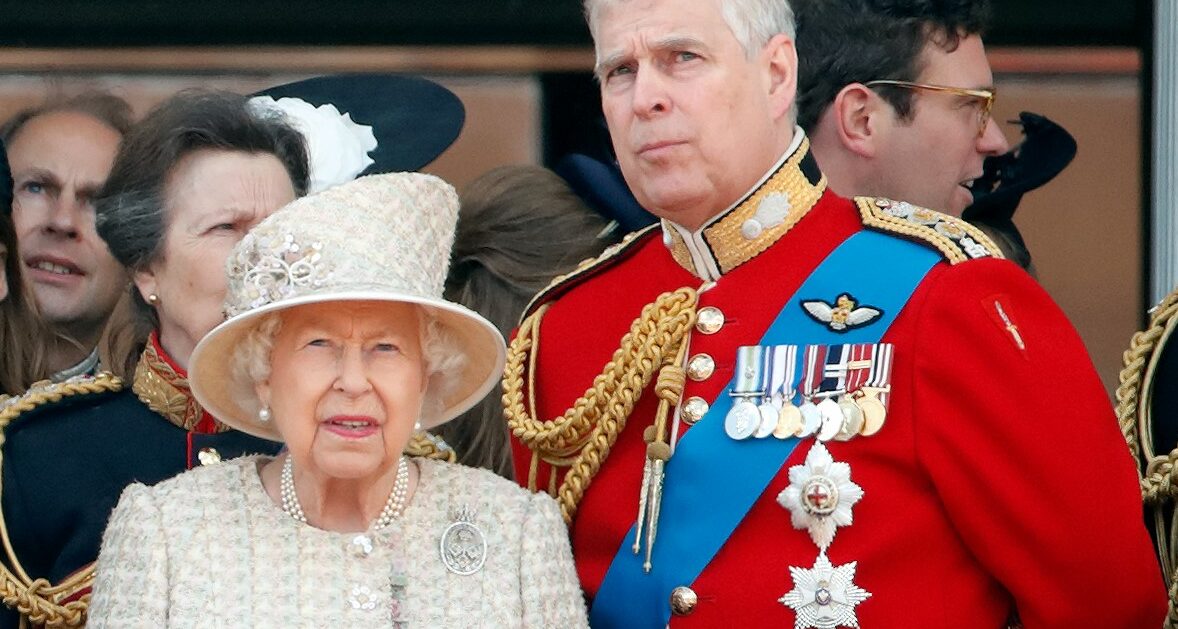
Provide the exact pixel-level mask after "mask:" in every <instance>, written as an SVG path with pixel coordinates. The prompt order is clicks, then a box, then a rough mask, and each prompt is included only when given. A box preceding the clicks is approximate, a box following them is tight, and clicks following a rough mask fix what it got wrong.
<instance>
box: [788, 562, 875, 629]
mask: <svg viewBox="0 0 1178 629" xmlns="http://www.w3.org/2000/svg"><path fill="white" fill-rule="evenodd" d="M858 563H859V562H857V561H852V562H851V563H848V564H843V565H841V566H834V565H833V564H831V563H830V559H828V558H827V557H826V552H820V553H819V554H818V559H817V560H816V561H815V562H814V567H813V568H794V567H793V566H790V568H789V572H790V575H792V576H793V580H794V589H792V590H790V591H789V592H787V593H786V594H785V596H782V597H781V598H779V599H777V601H778V602H779V603H781V604H783V605H785V606H786V607H789V608H791V609H793V610H794V613H795V614H796V615H797V618H796V620H795V621H794V629H808V628H810V627H813V628H814V629H834V628H835V627H858V626H859V619H858V617H856V616H855V606H856V605H858V604H859V603H862V602H863V601H865V600H867V598H868V597H870V596H871V592H868V591H867V590H864V589H863V588H861V587H859V586H857V585H855V583H854V580H855V568H856V567H857V565H858Z"/></svg>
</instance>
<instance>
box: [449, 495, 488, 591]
mask: <svg viewBox="0 0 1178 629" xmlns="http://www.w3.org/2000/svg"><path fill="white" fill-rule="evenodd" d="M474 520H475V516H474V512H473V511H471V509H470V507H468V506H466V505H463V507H462V509H460V510H459V511H458V514H457V515H456V516H455V517H454V522H451V523H450V526H447V527H446V530H445V531H444V532H442V541H441V542H440V543H439V544H438V548H439V551H440V552H441V554H442V564H443V565H445V566H446V569H447V570H449V571H450V572H453V573H454V574H458V575H463V576H467V575H471V574H474V573H476V572H478V571H479V570H481V569H482V567H483V563H485V562H486V560H487V536H486V535H484V534H483V530H482V529H481V528H479V527H478V525H477V524H475V523H474Z"/></svg>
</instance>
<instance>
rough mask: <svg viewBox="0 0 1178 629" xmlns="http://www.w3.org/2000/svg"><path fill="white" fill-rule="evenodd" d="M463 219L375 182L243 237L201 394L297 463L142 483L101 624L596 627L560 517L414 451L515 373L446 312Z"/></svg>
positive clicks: (460, 314)
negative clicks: (453, 251) (414, 438)
mask: <svg viewBox="0 0 1178 629" xmlns="http://www.w3.org/2000/svg"><path fill="white" fill-rule="evenodd" d="M457 211H458V201H457V196H456V194H455V193H454V190H453V188H451V187H450V186H449V185H448V184H446V183H444V182H442V181H441V180H440V179H437V178H435V177H432V176H429V175H421V174H407V173H399V174H393V175H374V176H370V177H363V178H361V179H358V180H356V181H354V182H352V183H349V184H345V185H343V186H339V187H336V188H332V189H329V190H328V191H326V192H323V193H320V194H318V195H314V196H310V197H306V198H304V199H300V200H298V201H295V202H294V203H292V204H290V205H288V206H287V207H286V208H284V209H282V210H280V211H279V212H277V213H275V214H274V215H273V216H271V217H270V218H268V219H267V220H265V221H263V222H262V223H260V224H259V225H258V226H257V227H256V228H255V229H254V230H252V231H251V232H250V233H249V234H248V235H247V236H246V237H245V238H244V239H243V240H242V241H241V243H240V244H239V245H238V246H237V247H236V248H235V249H234V252H233V254H232V255H231V256H230V259H229V263H228V273H229V297H228V298H227V300H226V311H227V314H229V315H230V318H229V320H228V321H226V322H225V323H223V324H222V325H220V326H218V327H217V328H216V329H214V330H213V331H212V332H211V333H209V335H208V336H206V337H205V338H204V339H203V340H202V341H201V342H200V344H199V345H198V346H197V348H196V350H195V352H194V353H193V356H192V367H191V381H192V389H193V393H194V394H195V395H196V397H197V399H198V400H199V401H200V402H201V404H203V405H204V407H205V408H206V409H208V410H209V411H210V412H212V413H213V414H215V415H216V416H217V417H219V418H221V419H222V421H224V422H225V423H226V424H229V425H230V426H233V427H234V428H237V429H239V430H242V431H245V432H248V433H251V434H254V435H258V436H261V437H266V438H269V439H275V440H280V441H283V442H284V443H285V444H286V447H287V450H286V451H285V452H284V453H283V454H280V455H278V456H277V457H274V458H270V457H246V458H242V459H238V460H236V461H232V462H227V463H224V464H222V465H219V466H213V467H209V468H202V469H199V470H193V471H192V472H188V473H186V474H183V475H181V476H179V477H177V478H175V479H172V480H169V481H166V482H163V483H160V484H158V485H156V486H154V487H145V486H143V485H138V484H136V485H132V486H130V487H128V488H127V490H126V491H125V492H124V493H123V496H122V499H121V500H120V502H119V506H118V508H117V509H116V510H115V512H114V514H113V516H112V517H111V521H110V525H109V527H108V529H107V532H106V535H105V536H104V539H103V544H102V551H101V553H100V555H99V566H98V577H97V581H96V582H95V586H94V598H93V600H92V604H91V613H90V620H89V626H90V627H162V626H168V627H190V626H202V627H205V626H237V627H247V626H272V627H310V626H314V627H321V626H338V627H361V626H362V627H402V626H414V627H426V626H445V627H466V626H495V627H501V626H503V627H579V626H586V618H585V608H584V602H583V600H582V597H581V592H580V588H579V586H578V584H577V579H576V574H575V571H574V568H573V563H572V554H571V551H570V550H569V544H568V538H567V533H566V531H565V526H564V523H563V521H562V520H561V517H560V513H559V510H558V508H557V507H556V504H555V502H554V501H552V500H551V499H550V498H549V497H548V496H546V495H543V494H538V495H533V494H528V493H526V492H524V491H522V490H520V489H519V488H518V487H517V486H515V485H514V484H513V483H511V482H510V481H506V480H504V479H502V478H499V477H497V476H495V475H494V474H492V473H490V472H487V471H484V470H476V469H473V468H465V467H461V466H457V465H451V464H447V463H442V462H437V461H431V460H425V459H413V460H409V459H407V458H406V457H404V456H403V455H402V450H403V449H404V447H405V445H406V443H407V442H408V441H409V438H410V436H411V434H412V433H413V431H414V428H415V426H419V427H421V428H429V427H432V426H436V425H438V424H441V423H443V422H445V421H447V420H449V419H451V418H453V417H455V416H456V415H458V414H459V413H461V412H462V411H463V410H465V409H467V408H468V407H470V406H471V405H473V404H474V403H475V402H477V401H478V400H479V399H480V398H482V397H483V396H484V395H485V394H486V392H487V391H488V390H490V388H491V387H492V385H493V384H494V382H495V381H496V380H497V379H498V377H499V374H500V371H501V370H502V366H503V357H504V345H503V339H502V337H501V336H500V334H499V333H498V331H496V329H495V328H494V326H492V325H491V324H490V323H488V322H487V321H486V320H484V319H483V318H482V317H480V316H478V315H477V314H475V313H473V312H471V311H469V310H467V309H465V308H463V307H462V306H459V305H456V304H453V303H450V302H447V301H444V300H443V299H442V298H441V295H442V285H443V282H444V279H445V277H446V269H447V266H448V259H449V252H450V246H451V243H452V242H453V237H454V225H455V221H456V218H457Z"/></svg>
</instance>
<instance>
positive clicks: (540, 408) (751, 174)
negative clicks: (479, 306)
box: [504, 0, 1165, 629]
mask: <svg viewBox="0 0 1178 629" xmlns="http://www.w3.org/2000/svg"><path fill="white" fill-rule="evenodd" d="M586 13H587V15H588V18H589V24H590V29H591V31H592V33H593V37H594V41H595V44H596V49H597V59H598V62H597V72H598V76H599V78H600V80H601V94H602V104H603V108H604V111H605V115H606V119H607V122H608V123H609V127H610V133H611V136H612V138H613V142H614V148H615V150H616V152H617V155H618V160H619V163H620V164H621V167H622V171H623V173H624V174H625V177H626V180H627V183H628V185H629V186H630V188H631V189H632V190H633V191H634V193H635V196H636V197H637V199H638V200H639V202H640V203H641V204H642V205H643V206H644V207H646V208H647V209H649V210H650V211H651V212H653V213H654V214H656V215H657V216H659V217H660V218H661V219H662V221H661V224H660V225H657V226H654V227H652V228H650V229H648V230H646V231H643V232H639V233H638V234H636V235H635V236H634V237H632V238H630V239H629V240H628V241H626V242H625V243H623V244H622V245H621V246H619V247H616V248H614V249H613V250H612V251H608V252H607V253H606V254H604V255H603V256H602V257H601V258H599V259H598V260H596V261H593V262H591V263H588V264H586V265H584V266H583V267H582V268H580V269H578V270H577V271H575V272H574V273H572V274H570V275H569V276H567V277H564V278H560V279H558V280H556V281H555V282H554V283H553V285H552V286H551V287H550V288H549V289H548V290H547V291H546V292H545V293H543V294H542V295H541V296H540V297H538V298H537V299H536V300H535V302H534V303H533V305H532V306H531V307H530V308H529V310H528V314H527V315H526V318H525V320H524V321H523V322H522V323H521V325H520V328H519V331H518V332H517V335H516V338H515V340H514V341H513V343H512V349H511V351H510V352H509V356H508V367H507V375H506V376H505V380H504V401H505V406H506V412H507V416H508V420H509V423H510V425H511V427H512V431H513V434H514V438H515V445H516V451H515V454H516V466H517V468H516V476H517V478H518V479H520V482H521V483H524V484H526V485H528V486H530V487H532V488H534V489H537V490H547V491H550V492H551V493H553V495H555V496H557V497H558V499H559V500H560V502H561V505H562V508H563V509H564V512H565V514H566V516H567V517H568V518H569V520H570V524H571V535H572V541H573V550H574V556H575V557H576V559H577V563H578V570H579V573H580V577H581V580H582V583H583V585H584V587H585V590H586V592H587V594H588V595H589V596H590V598H591V599H592V607H593V609H592V613H591V622H592V624H593V625H594V626H597V627H663V626H666V625H667V624H668V623H669V624H670V625H672V626H675V627H680V626H684V627H686V626H699V627H718V626H732V627H753V626H788V624H789V623H791V622H792V623H793V625H794V627H796V628H802V627H837V626H846V627H852V626H866V627H913V626H918V627H954V628H961V627H964V628H973V627H977V628H985V629H993V628H995V627H1002V626H1005V624H1006V623H1010V622H1012V621H1015V620H1017V621H1020V622H1021V623H1022V625H1023V626H1024V627H1026V628H1027V629H1032V628H1037V627H1081V626H1083V627H1149V626H1157V625H1158V624H1160V623H1161V620H1162V617H1163V616H1164V615H1165V592H1164V589H1163V587H1162V583H1161V578H1160V571H1159V570H1158V566H1157V563H1156V560H1155V559H1154V556H1153V552H1152V549H1151V547H1150V542H1149V538H1148V536H1147V535H1146V532H1145V530H1144V527H1143V526H1142V524H1141V503H1140V496H1139V494H1138V489H1137V481H1136V473H1135V471H1134V468H1133V463H1132V460H1131V458H1130V456H1129V453H1128V452H1127V448H1126V446H1125V443H1124V442H1123V441H1122V439H1121V436H1120V434H1119V431H1118V429H1117V424H1116V421H1115V418H1114V416H1113V413H1112V410H1111V408H1110V406H1109V403H1108V400H1107V397H1106V395H1105V393H1104V392H1103V390H1102V388H1101V384H1100V382H1099V380H1098V379H1097V376H1096V374H1095V372H1094V370H1093V369H1092V366H1091V364H1090V362H1089V360H1088V357H1087V354H1086V352H1085V350H1084V347H1083V345H1082V344H1081V342H1080V340H1079V338H1078V337H1077V336H1076V334H1075V332H1074V331H1073V330H1072V328H1071V326H1070V325H1068V323H1067V321H1066V320H1065V318H1064V316H1063V314H1062V313H1061V312H1060V311H1059V309H1058V308H1057V307H1056V306H1055V305H1054V304H1053V303H1052V301H1051V299H1050V298H1049V297H1048V296H1047V295H1046V294H1045V293H1044V292H1043V290H1042V289H1041V288H1039V287H1038V285H1036V284H1035V282H1034V281H1033V280H1031V279H1030V278H1029V277H1028V276H1027V275H1026V274H1025V273H1023V272H1022V271H1021V270H1019V269H1018V268H1017V267H1015V266H1014V265H1013V264H1011V263H1010V262H1008V261H1005V260H1002V259H1000V256H998V255H997V254H996V253H995V250H994V248H993V245H992V243H990V242H989V240H988V239H986V237H985V236H984V235H982V234H980V233H979V232H977V231H976V230H975V229H973V228H972V227H969V226H968V225H966V224H964V223H963V222H961V221H960V220H958V219H955V218H952V217H949V216H945V215H942V214H939V213H936V212H931V211H928V210H924V209H922V208H918V207H914V206H912V205H909V204H908V203H902V202H892V201H887V200H884V199H873V198H859V199H855V200H848V199H844V198H840V197H838V196H837V195H835V194H834V193H832V192H830V191H829V190H828V189H827V188H828V186H827V180H826V178H825V177H824V176H823V175H822V173H821V171H820V170H819V169H818V166H817V164H816V163H815V161H814V159H813V158H812V157H811V156H810V154H809V142H808V140H807V139H806V138H805V136H804V134H802V133H801V131H800V130H799V129H797V128H796V127H795V125H794V93H795V87H796V78H797V57H796V54H795V50H794V45H793V21H792V13H791V11H790V9H789V7H788V5H787V4H786V3H784V2H781V0H741V1H738V0H699V1H697V2H692V3H682V2H675V1H674V0H600V1H593V0H591V1H590V2H589V3H588V5H587V7H586ZM962 123H963V124H973V125H975V127H974V130H975V132H976V129H977V127H976V125H977V119H976V118H973V119H970V120H963V121H962Z"/></svg>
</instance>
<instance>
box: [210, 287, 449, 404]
mask: <svg viewBox="0 0 1178 629" xmlns="http://www.w3.org/2000/svg"><path fill="white" fill-rule="evenodd" d="M341 306H342V304H341ZM418 321H419V323H420V339H421V354H422V362H424V363H425V375H426V380H427V381H428V384H427V385H426V390H425V395H424V396H423V401H422V407H421V420H422V423H423V424H427V423H432V422H431V421H430V420H436V419H437V416H438V414H439V413H440V412H441V411H442V407H443V403H444V401H445V400H446V399H447V398H448V397H449V395H450V394H451V393H453V391H454V389H455V387H457V386H458V384H459V378H460V377H461V375H462V368H463V367H464V366H465V365H466V355H465V354H464V353H463V352H462V346H461V344H460V343H459V341H458V339H457V337H455V336H454V335H453V334H452V333H451V332H450V331H449V330H448V329H447V328H446V326H445V325H443V324H442V322H441V321H440V320H439V319H438V317H437V315H436V314H434V312H433V311H432V310H430V309H429V308H428V307H425V306H421V307H418ZM281 329H282V313H281V312H275V313H271V314H268V315H265V316H264V317H263V318H262V320H261V321H259V322H258V323H257V324H255V325H254V327H253V329H252V330H250V332H249V333H248V334H246V336H245V338H244V339H242V341H241V343H239V344H238V345H237V346H236V347H235V348H234V350H233V355H232V356H231V357H230V360H229V365H230V369H231V377H232V382H231V384H230V386H231V387H233V391H232V393H233V394H234V397H235V398H236V399H238V400H240V401H241V405H242V408H244V409H246V410H247V411H249V412H252V413H256V412H257V410H258V408H259V407H260V402H259V400H258V396H257V393H256V392H255V390H254V387H255V385H256V384H257V383H259V382H262V381H264V380H266V379H267V378H269V377H270V353H271V351H272V350H273V349H274V339H275V338H277V336H278V331H279V330H281Z"/></svg>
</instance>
